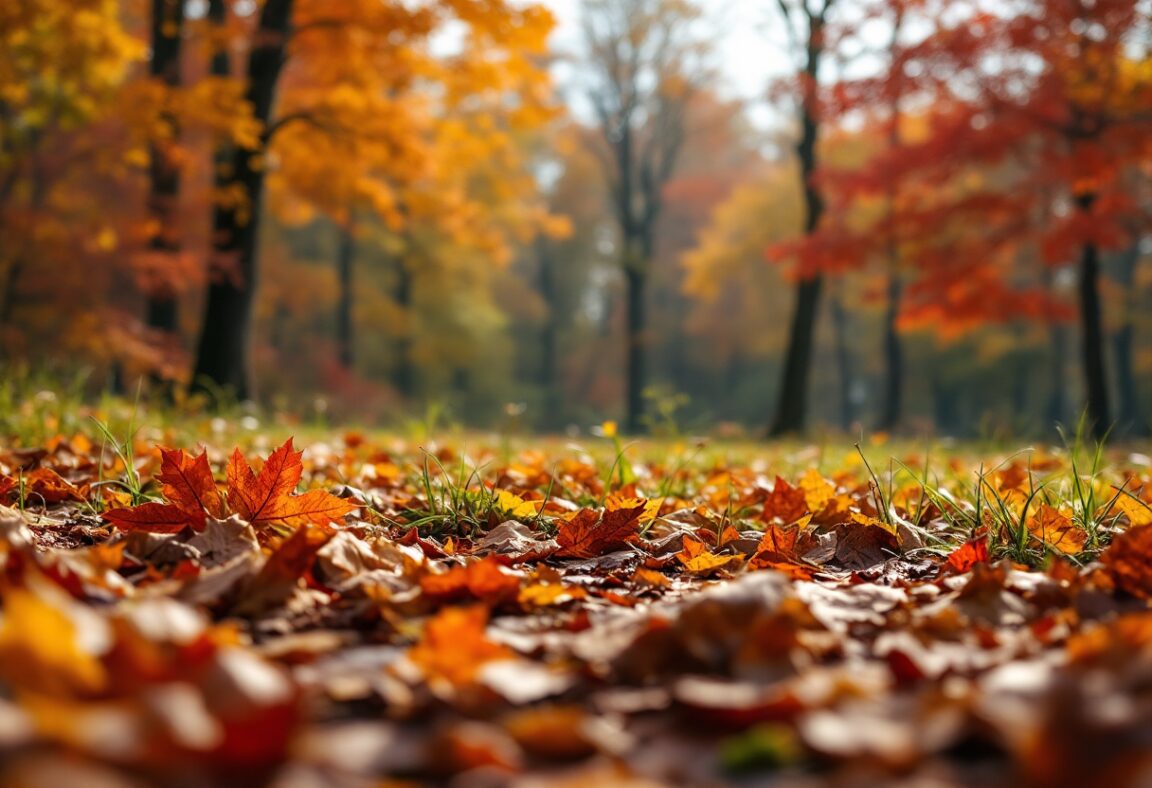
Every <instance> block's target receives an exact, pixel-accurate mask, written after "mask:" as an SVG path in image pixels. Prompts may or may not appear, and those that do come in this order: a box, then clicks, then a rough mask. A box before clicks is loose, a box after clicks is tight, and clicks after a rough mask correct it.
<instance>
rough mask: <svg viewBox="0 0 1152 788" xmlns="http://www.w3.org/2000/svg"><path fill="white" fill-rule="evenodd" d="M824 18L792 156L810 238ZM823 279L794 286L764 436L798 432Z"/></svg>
mask: <svg viewBox="0 0 1152 788" xmlns="http://www.w3.org/2000/svg"><path fill="white" fill-rule="evenodd" d="M823 29H824V20H823V17H822V16H820V17H815V18H810V19H809V31H808V60H807V63H806V65H805V75H804V76H805V78H806V84H805V96H804V100H803V102H802V106H801V117H800V141H799V142H798V143H797V145H796V154H797V156H798V157H799V159H800V177H801V179H802V181H803V184H804V234H805V235H812V233H813V232H815V230H816V227H817V226H818V225H819V224H820V216H821V214H823V213H824V198H823V196H822V195H821V194H820V191H819V189H818V188H817V186H816V182H815V180H814V179H813V175H814V174H815V172H816V140H817V138H818V136H819V134H820V121H819V119H818V117H817V115H816V112H817V108H816V95H815V91H816V79H817V75H818V73H819V67H820V57H821V54H822V52H823V48H822V47H823V35H824V33H823ZM822 282H823V276H822V275H821V274H819V273H816V274H812V275H811V276H809V277H808V278H806V279H803V280H801V281H800V282H799V284H798V285H797V286H796V306H795V309H794V310H793V312H792V324H791V327H790V328H789V332H788V348H787V351H786V352H785V357H784V378H783V380H782V381H781V382H780V398H779V400H777V404H776V415H775V418H773V420H772V426H771V427H770V428H769V430H768V434H769V435H770V436H773V437H778V436H781V435H788V434H790V433H796V432H800V431H802V430H803V429H804V422H805V418H806V415H807V408H808V379H809V378H810V377H811V367H812V344H813V337H814V336H815V333H816V316H817V314H818V313H819V309H820V290H821V285H822Z"/></svg>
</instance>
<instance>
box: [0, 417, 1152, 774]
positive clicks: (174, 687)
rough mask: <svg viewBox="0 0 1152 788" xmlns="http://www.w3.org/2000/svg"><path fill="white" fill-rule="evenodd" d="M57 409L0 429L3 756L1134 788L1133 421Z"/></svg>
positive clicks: (124, 766)
mask: <svg viewBox="0 0 1152 788" xmlns="http://www.w3.org/2000/svg"><path fill="white" fill-rule="evenodd" d="M41 404H44V403H41ZM50 405H51V403H50V402H49V403H47V404H46V405H45V407H49V406H50ZM24 407H25V411H27V410H28V409H29V408H31V409H32V410H35V409H36V408H37V407H39V406H38V405H34V404H33V405H27V406H24ZM49 409H50V408H49ZM71 418H72V416H71V415H69V414H63V415H62V414H60V413H46V412H45V413H40V414H39V415H38V416H36V418H34V419H32V420H30V421H27V424H35V425H37V426H36V427H34V428H33V427H27V426H26V427H25V428H24V429H23V431H22V432H21V433H20V434H15V433H14V434H13V435H12V437H11V438H10V439H9V440H8V443H7V444H6V445H5V447H4V448H3V449H0V502H3V504H4V506H3V508H0V563H2V564H3V571H2V572H0V600H2V604H3V611H2V620H0V685H2V686H3V693H2V694H0V782H2V783H3V784H5V785H9V784H10V785H48V786H53V785H61V786H75V785H85V786H88V785H101V786H129V785H152V784H163V785H173V786H201V785H205V786H207V785H226V784H234V783H235V784H239V783H245V784H248V785H260V784H268V785H275V786H285V787H294V786H309V787H310V786H321V785H324V786H327V785H336V786H345V785H347V786H358V785H381V784H385V785H402V784H414V785H419V784H429V783H432V784H451V785H468V786H473V785H481V786H483V785H517V786H544V785H548V786H553V785H557V786H559V785H573V786H576V785H596V786H611V785H629V786H633V785H636V786H639V785H694V786H699V785H725V784H748V785H751V784H756V785H762V784H773V785H804V786H807V785H825V784H835V785H874V784H877V783H886V784H905V785H934V786H935V785H968V784H973V785H974V784H980V785H1038V786H1039V785H1043V786H1056V785H1069V786H1072V785H1077V786H1080V785H1089V784H1091V785H1101V786H1103V785H1107V786H1122V785H1133V786H1135V785H1149V784H1152V610H1150V609H1149V599H1150V598H1152V478H1150V474H1152V469H1150V467H1149V466H1150V463H1152V460H1149V458H1148V457H1147V456H1145V455H1143V454H1140V453H1137V452H1134V451H1132V450H1131V448H1128V449H1119V448H1117V449H1108V450H1105V451H1094V450H1091V449H1089V448H1086V447H1065V448H1031V449H1025V450H1019V451H1014V452H1003V451H997V450H994V449H991V448H988V447H951V448H948V449H939V448H937V449H934V450H932V451H931V452H929V451H926V450H925V449H924V447H923V446H920V447H914V446H912V445H911V444H909V445H892V444H886V443H883V444H881V443H877V444H869V445H866V446H862V447H860V448H857V447H854V446H851V445H849V444H847V443H835V442H832V443H828V444H826V445H824V446H822V447H820V446H817V447H806V446H802V445H784V446H755V445H751V444H747V445H729V444H723V443H708V442H693V441H671V440H670V441H658V442H637V443H635V444H632V443H629V442H626V441H622V440H620V439H618V438H615V437H613V436H611V435H609V436H607V437H604V436H602V437H595V438H584V439H581V440H580V441H577V442H573V441H567V440H560V439H555V438H553V439H540V440H538V441H537V440H533V439H528V438H518V439H510V438H507V437H504V438H501V437H499V436H496V437H491V438H484V437H481V436H475V435H472V436H466V435H457V436H455V437H453V438H452V439H451V440H447V441H438V440H435V439H433V438H431V437H428V436H424V439H423V440H421V439H412V438H411V437H409V438H397V437H391V436H386V435H376V434H373V433H360V432H349V433H341V432H338V431H330V432H326V431H324V430H322V429H317V428H314V427H313V428H309V429H307V430H304V429H302V428H301V429H299V430H297V432H298V442H299V444H300V446H299V448H300V449H303V452H302V453H301V451H298V450H297V448H296V447H295V445H294V444H293V443H292V442H291V441H288V442H282V441H283V438H284V437H285V435H284V433H285V432H286V431H288V430H289V429H290V428H289V427H285V426H284V425H280V426H277V427H273V428H271V429H264V428H262V427H261V426H260V425H259V424H257V423H256V422H255V420H253V419H250V418H249V421H247V422H242V420H235V421H228V422H220V421H215V422H213V421H209V420H204V421H203V422H202V423H198V425H199V426H196V427H189V426H188V425H183V426H182V425H178V424H175V423H168V424H157V425H147V424H145V425H144V427H143V428H138V427H137V426H136V425H128V424H127V423H124V424H120V425H117V426H113V427H111V428H105V427H103V426H100V425H96V423H95V422H91V423H87V425H86V426H85V425H84V424H81V423H80V421H76V422H75V423H73V422H72V421H70V419H71ZM9 426H11V425H9ZM609 432H611V430H609ZM237 445H239V448H238V449H236V450H235V451H234V447H235V446H237ZM162 447H165V448H162Z"/></svg>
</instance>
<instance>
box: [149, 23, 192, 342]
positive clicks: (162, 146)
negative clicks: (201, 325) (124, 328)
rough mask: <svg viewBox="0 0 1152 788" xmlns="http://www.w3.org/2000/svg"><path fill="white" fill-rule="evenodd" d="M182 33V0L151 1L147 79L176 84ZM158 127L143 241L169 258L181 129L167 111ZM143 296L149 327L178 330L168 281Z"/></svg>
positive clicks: (173, 245)
mask: <svg viewBox="0 0 1152 788" xmlns="http://www.w3.org/2000/svg"><path fill="white" fill-rule="evenodd" d="M183 28H184V0H152V62H151V75H152V77H153V78H156V79H159V80H160V81H162V82H163V83H164V85H165V86H166V87H168V88H170V89H171V88H177V87H179V86H180V84H181V79H180V50H181V35H182V33H183ZM160 123H161V126H162V127H163V128H164V129H165V134H164V137H163V138H162V139H159V140H154V141H153V142H152V146H151V156H150V160H149V172H148V175H149V184H148V213H149V215H150V216H151V218H152V222H153V224H154V230H153V232H152V236H151V237H150V238H149V239H148V248H149V250H151V251H152V252H153V253H155V254H156V255H158V256H170V257H174V256H175V255H177V254H179V252H180V236H179V230H178V221H177V216H176V213H177V209H178V207H179V199H180V168H179V165H178V164H177V162H176V147H177V145H178V143H179V136H180V128H179V126H178V124H177V121H176V117H175V116H174V115H173V114H172V113H171V112H170V111H167V110H165V111H164V112H163V113H162V114H161V116H160ZM146 295H147V299H148V306H147V314H146V322H147V325H148V327H149V328H152V329H155V330H157V331H161V332H163V333H165V334H175V333H176V332H177V330H178V328H179V320H178V318H179V314H178V311H177V307H178V302H177V296H178V291H177V288H176V287H175V286H174V284H173V283H172V282H170V281H161V282H159V283H155V284H154V285H153V286H152V288H151V292H149V293H147V294H146Z"/></svg>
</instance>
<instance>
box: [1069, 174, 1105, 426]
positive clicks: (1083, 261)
mask: <svg viewBox="0 0 1152 788" xmlns="http://www.w3.org/2000/svg"><path fill="white" fill-rule="evenodd" d="M1095 201H1096V195H1095V194H1083V195H1080V196H1079V197H1077V198H1076V204H1077V206H1078V207H1079V209H1080V210H1081V211H1083V212H1085V213H1086V214H1087V213H1089V212H1090V211H1091V209H1092V204H1093V203H1094V202H1095ZM1079 273H1080V281H1079V283H1078V291H1079V296H1080V327H1081V345H1080V354H1081V361H1082V363H1083V365H1084V369H1083V373H1084V394H1085V411H1086V418H1087V419H1088V423H1087V427H1088V431H1089V433H1090V434H1091V435H1092V437H1094V438H1096V439H1097V440H1101V439H1103V438H1104V436H1105V435H1106V434H1107V433H1108V430H1109V429H1110V428H1111V427H1112V417H1111V413H1110V412H1109V409H1108V375H1107V372H1106V371H1105V365H1104V328H1103V317H1102V314H1101V308H1100V289H1099V288H1100V283H1099V278H1100V250H1099V249H1098V248H1097V247H1096V244H1093V243H1086V244H1084V248H1083V249H1082V250H1081V253H1080V272H1079Z"/></svg>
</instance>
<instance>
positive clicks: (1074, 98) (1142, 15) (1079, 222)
mask: <svg viewBox="0 0 1152 788" xmlns="http://www.w3.org/2000/svg"><path fill="white" fill-rule="evenodd" d="M938 19H939V20H940V26H939V29H938V30H935V31H934V32H932V34H931V35H929V36H927V37H926V38H925V39H924V40H923V41H921V42H919V43H918V44H916V45H914V46H910V47H908V48H907V49H906V50H905V52H904V53H903V55H902V57H901V58H900V59H899V61H898V62H897V63H895V64H894V66H893V69H892V72H893V73H915V74H917V75H918V78H917V80H916V82H915V85H916V93H917V101H919V102H928V101H931V102H932V103H931V105H930V106H931V115H932V120H931V125H930V128H931V133H930V134H929V136H928V137H927V138H926V139H925V140H924V141H923V142H922V143H920V144H919V145H918V146H917V149H916V150H908V149H905V150H903V151H901V152H900V154H899V156H898V157H888V159H887V160H886V161H885V163H884V164H885V166H886V168H887V171H888V173H889V177H897V178H901V179H904V178H916V179H918V180H920V181H933V182H937V183H940V182H947V181H948V180H956V179H958V178H960V177H963V174H964V173H966V172H967V173H970V172H972V171H973V170H974V169H984V170H985V171H993V170H999V171H1000V172H1001V173H1002V174H1004V175H1006V176H1007V187H1006V188H998V189H997V190H996V191H995V192H992V191H991V190H989V189H986V188H985V189H971V190H969V194H970V195H971V196H970V197H969V198H966V199H968V204H967V205H966V206H960V210H963V211H964V212H966V213H968V214H969V215H971V216H974V217H982V224H981V226H982V227H984V232H983V235H985V236H987V237H994V234H995V232H996V231H997V230H999V231H1000V232H1002V236H1001V240H1002V241H1004V242H1007V243H1015V244H1019V243H1026V242H1032V243H1035V244H1037V245H1038V247H1039V248H1040V249H1041V250H1042V253H1043V257H1044V259H1045V261H1046V262H1047V263H1048V264H1052V265H1062V264H1065V263H1067V262H1072V261H1075V265H1076V269H1077V275H1078V282H1077V300H1078V303H1079V314H1080V326H1081V351H1080V352H1081V365H1082V370H1083V373H1082V374H1083V380H1084V391H1085V400H1086V408H1087V417H1088V422H1089V427H1090V430H1091V432H1092V434H1093V435H1095V436H1096V437H1102V436H1103V435H1104V434H1105V433H1106V432H1107V431H1108V430H1109V428H1110V427H1111V424H1112V411H1111V408H1110V403H1109V396H1108V376H1107V374H1106V369H1105V346H1104V339H1105V335H1104V328H1103V307H1102V301H1101V291H1100V288H1101V285H1100V277H1101V260H1100V256H1101V250H1104V249H1110V248H1112V249H1119V248H1123V247H1125V246H1128V245H1129V244H1131V243H1132V242H1133V232H1134V230H1133V226H1134V225H1133V222H1134V221H1137V220H1139V216H1140V208H1139V206H1138V204H1137V201H1136V200H1135V199H1134V195H1133V192H1132V190H1131V188H1130V186H1129V184H1128V183H1127V182H1126V179H1125V177H1124V174H1125V173H1126V172H1127V171H1128V169H1129V168H1130V167H1131V166H1133V164H1134V163H1136V162H1140V161H1144V160H1146V158H1147V156H1148V155H1149V150H1150V146H1152V115H1149V113H1148V111H1147V108H1148V107H1149V106H1152V71H1150V70H1149V68H1148V65H1147V64H1148V58H1147V33H1148V28H1149V25H1150V22H1149V15H1148V4H1147V3H1146V2H1143V1H1142V0H1095V1H1094V2H1087V0H1085V1H1084V2H1080V1H1079V0H1076V1H1075V2H1065V0H1028V1H1027V2H1025V1H1024V0H1021V1H1020V2H1013V3H1006V4H1003V5H1001V6H999V7H997V9H996V12H995V13H983V12H978V11H975V12H972V13H970V14H967V15H965V14H954V15H952V16H951V17H938ZM1141 41H1144V43H1143V44H1141V43H1140V42H1141ZM1003 183H1004V182H1003V181H1001V184H1003ZM1037 201H1045V202H1048V203H1049V204H1050V205H1051V206H1052V211H1051V212H1050V213H1049V212H1047V211H1045V212H1043V213H1045V214H1046V215H1047V216H1048V217H1049V218H1050V220H1049V221H1047V222H1045V223H1044V224H1043V225H1041V226H1037V225H1034V224H1032V223H1030V222H1029V221H1028V220H1029V218H1030V217H1032V216H1035V215H1036V211H1035V210H1034V207H1035V206H1036V205H1037ZM977 221H981V219H977ZM1139 221H1143V222H1146V219H1143V220H1139ZM919 226H920V227H921V229H922V230H923V231H925V232H934V231H935V228H931V227H930V225H929V224H927V223H922V224H920V225H919ZM1146 227H1147V225H1146V223H1145V224H1144V225H1143V226H1142V227H1141V229H1140V232H1144V231H1145V228H1146ZM941 273H943V269H940V270H937V271H935V272H934V277H935V278H936V280H937V281H936V284H939V285H943V286H944V289H945V290H946V289H949V288H951V289H955V287H956V284H955V281H956V279H955V276H954V275H952V276H949V277H947V279H949V280H951V283H948V282H945V281H943V280H941V278H940V276H939V274H941ZM992 279H993V278H992V277H984V278H983V281H984V282H986V283H987V284H992ZM941 292H942V291H941V290H936V291H934V293H933V294H934V295H936V294H940V293H941ZM974 295H975V294H974ZM984 300H985V307H987V306H989V305H996V299H995V298H985V299H984ZM1002 306H1003V307H1004V308H1005V309H1008V310H1011V309H1013V308H1014V307H1015V305H1014V304H1013V303H1012V302H1011V301H1008V302H1006V303H1003V304H1002Z"/></svg>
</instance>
